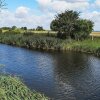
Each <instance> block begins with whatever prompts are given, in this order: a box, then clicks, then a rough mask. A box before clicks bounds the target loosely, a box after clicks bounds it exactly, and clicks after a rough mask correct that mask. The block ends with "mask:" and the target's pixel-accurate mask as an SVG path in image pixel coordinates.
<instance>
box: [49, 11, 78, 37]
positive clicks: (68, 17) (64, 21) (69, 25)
mask: <svg viewBox="0 0 100 100" xmlns="http://www.w3.org/2000/svg"><path fill="white" fill-rule="evenodd" d="M78 18H79V13H78V12H76V11H73V10H66V11H65V12H64V13H61V14H58V15H57V16H56V17H55V19H54V20H53V21H52V22H51V25H50V28H51V29H52V30H54V31H58V33H59V34H60V35H61V36H60V37H66V36H69V37H70V36H71V34H72V32H74V26H75V23H76V21H77V20H78Z"/></svg>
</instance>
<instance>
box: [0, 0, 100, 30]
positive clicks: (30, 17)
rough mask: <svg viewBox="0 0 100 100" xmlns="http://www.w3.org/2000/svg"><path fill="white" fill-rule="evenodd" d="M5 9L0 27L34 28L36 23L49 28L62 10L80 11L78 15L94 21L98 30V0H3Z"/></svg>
mask: <svg viewBox="0 0 100 100" xmlns="http://www.w3.org/2000/svg"><path fill="white" fill-rule="evenodd" d="M5 2H6V3H7V8H8V9H6V10H3V11H2V13H1V16H0V20H1V23H0V27H2V26H13V25H16V26H17V27H22V26H27V27H28V28H36V27H37V26H38V25H40V26H43V27H44V28H45V29H50V28H49V26H50V22H51V21H52V20H53V19H54V16H55V15H56V14H57V13H61V12H63V11H64V10H66V9H68V10H76V11H80V12H82V13H81V15H80V17H81V18H84V19H90V20H92V21H93V22H94V23H95V26H94V30H97V31H98V30H99V31H100V0H5Z"/></svg>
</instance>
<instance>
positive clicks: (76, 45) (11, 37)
mask: <svg viewBox="0 0 100 100" xmlns="http://www.w3.org/2000/svg"><path fill="white" fill-rule="evenodd" d="M43 34H44V33H43ZM43 34H42V33H39V34H36V33H34V34H33V33H23V34H13V33H1V34H0V42H1V43H5V44H9V45H16V46H19V47H25V48H30V49H44V50H57V51H66V50H71V51H78V52H86V53H91V54H95V55H97V56H100V39H99V38H95V39H94V40H93V41H92V40H91V39H86V40H83V41H75V40H68V39H66V40H62V39H58V38H56V36H55V34H50V33H49V34H48V33H45V34H44V35H43Z"/></svg>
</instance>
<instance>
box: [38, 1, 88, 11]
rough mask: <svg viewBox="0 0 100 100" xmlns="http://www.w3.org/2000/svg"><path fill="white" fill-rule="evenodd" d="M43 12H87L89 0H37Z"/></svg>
mask: <svg viewBox="0 0 100 100" xmlns="http://www.w3.org/2000/svg"><path fill="white" fill-rule="evenodd" d="M36 1H37V2H38V3H39V5H40V8H41V9H42V11H55V12H57V11H64V10H66V9H73V10H85V9H87V8H88V7H89V2H88V1H87V0H36Z"/></svg>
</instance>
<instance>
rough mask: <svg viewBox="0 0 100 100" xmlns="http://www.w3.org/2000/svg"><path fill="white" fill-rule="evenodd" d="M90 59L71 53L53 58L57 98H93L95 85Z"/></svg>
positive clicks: (75, 99)
mask: <svg viewBox="0 0 100 100" xmlns="http://www.w3.org/2000/svg"><path fill="white" fill-rule="evenodd" d="M91 57H92V56H88V55H85V54H79V53H71V52H68V53H66V54H64V53H63V54H58V55H57V56H55V59H56V62H55V65H56V67H55V71H54V72H55V81H56V91H57V96H58V97H59V96H60V97H61V98H64V99H63V100H66V99H68V100H84V99H86V98H87V97H92V96H94V94H95V92H94V90H95V89H96V88H95V86H96V85H97V83H96V80H95V78H94V72H93V71H92V70H93V67H95V66H92V65H91V61H90V59H91ZM99 88H100V84H99ZM99 90H100V89H99ZM99 92H100V91H99ZM57 96H56V97H57ZM65 98H66V99H65ZM92 98H93V97H92ZM61 100H62V99H61Z"/></svg>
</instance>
